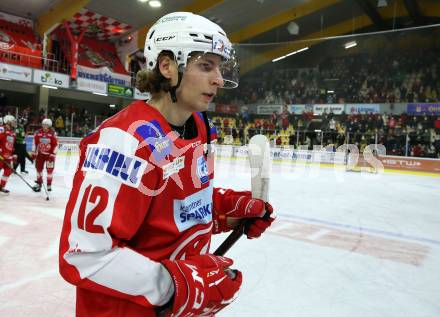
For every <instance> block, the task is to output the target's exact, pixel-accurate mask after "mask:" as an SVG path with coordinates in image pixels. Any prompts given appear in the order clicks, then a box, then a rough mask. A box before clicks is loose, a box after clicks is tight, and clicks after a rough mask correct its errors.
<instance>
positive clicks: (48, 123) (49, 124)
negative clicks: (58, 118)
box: [41, 118, 52, 127]
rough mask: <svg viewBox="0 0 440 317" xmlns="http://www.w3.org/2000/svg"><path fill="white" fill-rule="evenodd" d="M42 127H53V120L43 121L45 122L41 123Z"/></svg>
mask: <svg viewBox="0 0 440 317" xmlns="http://www.w3.org/2000/svg"><path fill="white" fill-rule="evenodd" d="M41 125H47V126H48V127H51V126H52V120H50V119H49V118H46V119H43V121H41Z"/></svg>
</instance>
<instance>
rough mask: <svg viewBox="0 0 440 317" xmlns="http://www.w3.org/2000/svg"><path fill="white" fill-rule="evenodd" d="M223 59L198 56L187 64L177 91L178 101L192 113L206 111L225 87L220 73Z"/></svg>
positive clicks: (212, 56) (213, 56) (214, 56)
mask: <svg viewBox="0 0 440 317" xmlns="http://www.w3.org/2000/svg"><path fill="white" fill-rule="evenodd" d="M221 62H222V60H221V57H220V56H218V55H215V54H198V55H197V56H194V57H192V58H191V59H190V60H189V61H188V64H187V67H186V70H185V72H184V75H183V78H182V82H181V84H180V87H179V89H178V90H177V94H178V96H177V100H179V103H182V104H183V105H184V107H185V108H186V109H188V110H190V111H191V112H196V111H205V110H207V109H208V105H209V103H210V102H211V101H212V100H213V99H214V97H215V95H216V94H217V90H218V88H221V87H223V84H224V82H223V78H222V75H221V73H220V63H221Z"/></svg>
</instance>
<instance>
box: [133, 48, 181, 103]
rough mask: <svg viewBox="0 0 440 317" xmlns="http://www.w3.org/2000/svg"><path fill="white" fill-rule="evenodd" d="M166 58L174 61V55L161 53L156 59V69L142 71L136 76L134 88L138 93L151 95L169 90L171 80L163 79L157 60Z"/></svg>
mask: <svg viewBox="0 0 440 317" xmlns="http://www.w3.org/2000/svg"><path fill="white" fill-rule="evenodd" d="M164 56H168V57H169V58H170V59H172V60H174V54H173V53H172V52H171V51H163V52H161V53H160V54H159V56H158V57H157V63H156V67H154V69H153V70H147V69H142V70H140V71H138V72H137V74H136V88H137V89H139V91H140V92H149V93H151V94H152V95H155V94H158V93H160V92H161V91H164V92H168V91H170V89H171V80H170V79H168V78H165V77H164V76H163V75H162V74H161V72H160V70H159V60H160V58H161V57H164Z"/></svg>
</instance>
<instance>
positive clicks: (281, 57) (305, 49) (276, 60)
mask: <svg viewBox="0 0 440 317" xmlns="http://www.w3.org/2000/svg"><path fill="white" fill-rule="evenodd" d="M308 49H309V47H308V46H306V47H304V48H301V49H299V50H296V51H293V52H291V53H289V54H286V55H283V56H280V57H277V58H274V59H273V60H272V62H274V63H275V62H278V61H280V60H282V59H284V58H286V57H289V56H292V55H295V54H298V53H301V52H304V51H307V50H308Z"/></svg>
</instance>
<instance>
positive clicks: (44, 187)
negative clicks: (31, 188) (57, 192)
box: [41, 181, 49, 200]
mask: <svg viewBox="0 0 440 317" xmlns="http://www.w3.org/2000/svg"><path fill="white" fill-rule="evenodd" d="M41 185H42V186H43V189H44V192H45V193H46V200H49V193H48V192H47V189H46V185H44V181H42V182H41Z"/></svg>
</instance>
